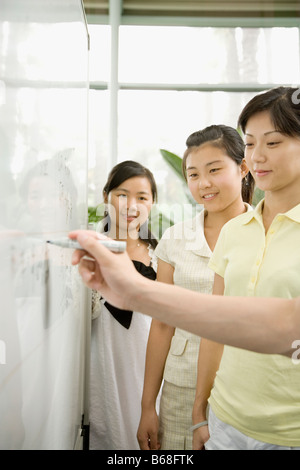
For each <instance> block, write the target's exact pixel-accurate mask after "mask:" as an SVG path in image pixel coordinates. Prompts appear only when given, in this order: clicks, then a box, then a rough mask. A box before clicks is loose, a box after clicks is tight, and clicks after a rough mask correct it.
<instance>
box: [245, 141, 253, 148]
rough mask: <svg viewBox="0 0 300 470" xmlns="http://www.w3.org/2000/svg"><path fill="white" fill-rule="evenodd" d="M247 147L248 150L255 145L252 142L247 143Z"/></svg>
mask: <svg viewBox="0 0 300 470" xmlns="http://www.w3.org/2000/svg"><path fill="white" fill-rule="evenodd" d="M245 147H247V148H250V147H253V144H252V143H251V142H247V143H246V144H245Z"/></svg>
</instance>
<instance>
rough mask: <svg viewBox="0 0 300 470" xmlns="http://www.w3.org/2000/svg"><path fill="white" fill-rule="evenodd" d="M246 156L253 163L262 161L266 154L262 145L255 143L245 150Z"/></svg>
mask: <svg viewBox="0 0 300 470" xmlns="http://www.w3.org/2000/svg"><path fill="white" fill-rule="evenodd" d="M246 157H248V158H250V160H251V161H252V162H253V163H256V162H263V161H265V159H266V155H265V152H264V149H263V146H262V145H259V144H255V145H254V146H253V148H251V149H250V150H246Z"/></svg>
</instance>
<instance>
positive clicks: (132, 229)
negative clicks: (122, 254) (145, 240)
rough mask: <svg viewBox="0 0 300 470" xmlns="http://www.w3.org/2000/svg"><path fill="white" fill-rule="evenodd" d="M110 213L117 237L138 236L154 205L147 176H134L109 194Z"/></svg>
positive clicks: (107, 200)
mask: <svg viewBox="0 0 300 470" xmlns="http://www.w3.org/2000/svg"><path fill="white" fill-rule="evenodd" d="M105 202H106V203H108V213H109V216H110V219H111V222H112V227H113V226H115V228H116V230H117V236H119V237H122V238H124V237H127V234H130V233H132V234H133V236H134V235H135V236H136V232H137V230H138V229H139V227H140V226H141V225H142V224H143V223H144V222H146V220H147V219H148V216H149V213H150V211H151V207H152V205H153V196H152V190H151V184H150V181H149V180H148V178H147V177H145V176H134V177H132V178H129V179H127V180H126V181H124V182H123V183H121V184H120V186H118V187H117V188H114V189H112V190H111V191H110V193H109V194H108V196H107V198H106V200H105Z"/></svg>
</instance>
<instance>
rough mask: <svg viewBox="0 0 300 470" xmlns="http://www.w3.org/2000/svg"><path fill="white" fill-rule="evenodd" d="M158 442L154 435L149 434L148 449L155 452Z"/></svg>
mask: <svg viewBox="0 0 300 470" xmlns="http://www.w3.org/2000/svg"><path fill="white" fill-rule="evenodd" d="M157 446H158V442H157V435H156V433H153V434H150V438H149V447H150V449H151V450H157V448H158V447H157Z"/></svg>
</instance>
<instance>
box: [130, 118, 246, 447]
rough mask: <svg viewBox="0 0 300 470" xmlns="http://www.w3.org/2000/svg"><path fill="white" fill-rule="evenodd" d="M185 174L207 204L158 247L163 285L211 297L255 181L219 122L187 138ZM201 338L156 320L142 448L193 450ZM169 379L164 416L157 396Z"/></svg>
mask: <svg viewBox="0 0 300 470" xmlns="http://www.w3.org/2000/svg"><path fill="white" fill-rule="evenodd" d="M186 145H187V149H186V151H185V154H184V157H183V172H184V175H185V177H186V179H187V183H188V187H189V190H190V192H191V194H192V196H193V198H194V199H195V201H196V202H197V203H198V204H202V205H203V206H204V210H202V211H201V212H200V213H199V214H198V215H197V216H196V217H195V218H194V219H193V220H188V221H185V222H183V223H180V224H176V225H175V226H173V227H171V228H170V229H168V230H167V231H166V232H165V233H164V235H163V237H162V239H161V241H160V242H159V244H158V246H157V248H156V250H155V254H156V255H157V257H158V271H157V280H159V281H162V282H165V283H169V284H176V285H179V286H182V287H185V288H188V289H191V290H194V291H198V292H202V293H212V287H213V279H214V273H213V272H212V270H210V269H209V268H208V266H207V265H208V261H209V259H210V256H211V253H212V250H213V248H214V246H215V243H216V241H217V238H218V235H219V232H220V230H221V228H222V226H223V225H224V224H225V223H226V222H227V221H228V220H230V219H231V218H232V217H235V216H237V215H239V214H241V213H243V212H245V211H247V210H248V209H250V206H249V205H248V204H247V203H250V202H251V199H252V193H253V179H252V177H251V175H250V174H248V168H247V166H246V164H245V162H244V143H243V140H242V139H241V137H240V135H239V134H238V132H237V131H236V130H235V129H233V128H231V127H228V126H224V125H218V126H216V125H213V126H209V127H207V128H205V129H203V130H201V131H198V132H195V133H193V134H191V135H190V136H189V138H188V139H187V142H186ZM199 344H200V338H199V337H198V336H195V335H193V334H191V333H187V332H185V331H183V330H180V329H178V328H176V329H174V328H172V327H170V326H168V325H166V324H164V323H162V322H159V321H158V320H152V325H151V330H150V335H149V340H148V346H147V356H146V368H145V381H144V391H143V398H142V415H141V420H140V425H139V428H138V433H137V436H138V440H139V444H140V448H141V449H145V450H147V449H153V450H155V449H159V448H160V449H162V450H163V449H168V450H172V449H173V450H179V449H181V450H183V449H188V450H189V449H192V439H193V433H192V431H191V430H189V428H190V427H191V426H192V424H193V423H192V410H193V403H194V398H195V388H196V380H197V359H198V351H199ZM163 380H164V382H163V388H162V394H161V403H160V412H159V418H158V416H157V413H156V399H157V396H158V393H159V390H160V387H161V384H162V381H163Z"/></svg>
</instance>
